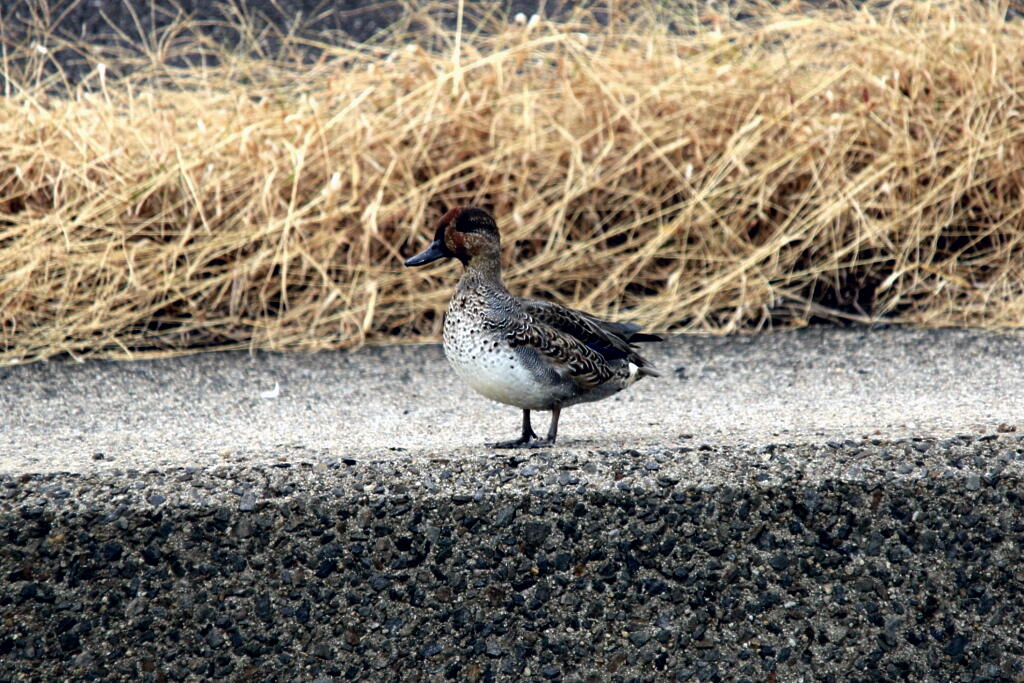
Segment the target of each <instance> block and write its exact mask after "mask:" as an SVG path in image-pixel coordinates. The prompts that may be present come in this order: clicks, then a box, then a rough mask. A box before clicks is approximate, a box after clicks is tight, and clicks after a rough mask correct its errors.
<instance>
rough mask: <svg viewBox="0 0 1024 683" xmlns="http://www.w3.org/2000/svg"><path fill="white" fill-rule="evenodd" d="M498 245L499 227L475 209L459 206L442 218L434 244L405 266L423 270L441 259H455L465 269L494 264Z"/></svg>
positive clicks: (498, 256) (497, 257)
mask: <svg viewBox="0 0 1024 683" xmlns="http://www.w3.org/2000/svg"><path fill="white" fill-rule="evenodd" d="M500 245H501V242H500V239H499V237H498V225H497V224H496V223H495V222H494V219H493V218H492V217H491V214H489V213H487V212H486V211H484V210H483V209H478V208H476V207H475V206H459V207H455V208H454V209H451V210H449V211H448V213H446V214H445V215H444V216H442V217H441V221H440V222H439V223H438V224H437V231H436V232H435V233H434V241H433V242H431V243H430V246H428V247H427V248H426V249H424V250H423V251H421V252H420V253H418V254H416V255H415V256H413V257H412V258H410V259H408V260H406V262H405V265H407V266H423V265H426V264H428V263H431V262H433V261H437V260H438V259H443V258H457V259H459V260H460V261H462V264H463V265H466V266H468V265H470V264H474V265H475V264H476V263H479V262H483V261H488V262H490V261H497V260H498V259H499V258H500V249H499V247H500Z"/></svg>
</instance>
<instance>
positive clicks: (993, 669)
mask: <svg viewBox="0 0 1024 683" xmlns="http://www.w3.org/2000/svg"><path fill="white" fill-rule="evenodd" d="M1022 347H1024V336H1021V335H994V334H984V333H975V332H962V331H961V332H953V331H945V332H907V331H900V330H879V331H871V332H866V331H857V332H852V331H838V330H806V331H802V332H794V333H784V334H773V335H768V336H759V337H750V338H725V339H682V340H676V341H673V342H672V343H670V344H666V345H663V348H662V349H661V351H660V352H659V353H658V355H657V358H656V360H657V361H658V362H659V363H661V365H662V367H663V369H665V370H667V372H666V377H665V378H663V379H661V380H657V381H650V382H647V381H645V382H644V383H641V384H639V385H637V386H636V387H634V389H632V390H630V392H629V393H628V394H626V395H624V398H623V400H622V401H620V402H615V401H608V402H606V406H607V409H606V410H605V409H604V408H602V407H601V406H602V405H604V404H595V405H594V406H589V407H580V408H577V409H573V410H569V411H566V414H565V416H564V417H563V430H564V431H563V433H564V434H565V436H566V442H565V443H564V444H560V446H559V448H554V449H546V450H541V451H536V452H530V453H523V452H508V451H505V452H495V451H491V450H488V449H486V448H483V447H481V446H480V445H479V442H480V441H482V440H483V438H484V437H485V435H486V436H487V437H492V438H493V437H495V436H498V437H501V436H506V435H507V434H506V433H507V432H512V431H514V430H515V428H516V424H517V421H518V417H517V416H516V415H515V413H514V411H511V412H510V411H509V410H508V409H502V408H491V407H490V406H489V404H487V403H486V402H485V401H483V400H482V399H477V398H474V397H472V396H471V395H469V394H468V393H464V391H463V390H462V388H461V387H458V386H457V385H453V384H449V383H448V382H447V380H448V379H449V378H450V373H449V372H448V371H447V370H446V369H445V368H444V366H443V365H442V364H441V361H440V359H439V354H438V350H437V349H436V348H435V347H426V348H423V347H420V348H413V347H410V348H387V349H374V350H367V351H364V352H360V353H357V354H319V355H314V356H274V355H259V356H256V357H254V358H252V359H250V358H249V357H247V356H244V355H239V354H221V355H207V356H197V357H190V358H183V359H178V360H173V361H156V362H146V363H136V364H112V363H87V364H82V365H79V364H73V363H54V362H51V363H47V364H39V365H33V366H24V367H15V368H6V369H0V382H2V384H0V386H2V389H3V398H2V399H0V410H2V413H0V430H2V432H0V433H2V434H3V438H4V439H5V442H4V443H3V445H2V447H0V539H3V540H2V542H0V577H2V579H3V580H2V582H0V622H2V623H3V625H4V628H3V629H0V681H3V680H10V681H15V680H17V681H24V680H39V681H51V680H64V679H72V680H125V679H134V680H143V681H166V680H209V679H227V680H280V681H291V680H319V681H327V680H373V681H380V680H446V679H447V680H458V681H463V680H466V681H477V680H479V681H487V680H503V681H504V680H539V681H544V680H565V681H572V680H576V681H609V680H610V681H649V680H698V681H714V680H719V681H727V680H729V681H731V680H749V681H765V680H780V681H781V680H798V679H803V680H834V681H848V680H915V681H917V680H965V681H967V680H971V681H973V680H978V681H981V680H1021V679H1022V678H1024V641H1022V637H1021V633H1020V624H1021V623H1022V620H1024V595H1022V592H1024V574H1022V573H1021V569H1020V567H1021V566H1022V558H1021V552H1022V547H1024V544H1022V542H1024V514H1022V513H1024V439H1022V436H1024V435H1022V434H1021V432H1018V431H1014V430H1015V429H1016V428H1017V427H1018V425H1020V424H1021V418H1022V416H1024V411H1022V410H1021V405H1020V402H1019V401H1020V396H1021V395H1022V394H1021V391H1020V389H1021V388H1022V383H1024V379H1022V371H1021V369H1020V367H1019V359H1020V357H1021V355H1020V351H1021V350H1024V348H1022ZM677 371H678V372H677ZM306 372H308V374H303V373H306ZM275 382H276V383H278V385H279V387H280V391H279V394H278V396H277V398H260V396H259V392H261V391H268V390H270V389H272V387H273V385H274V383H275ZM628 395H632V396H633V397H634V398H632V399H626V398H625V396H628ZM307 406H308V409H307ZM403 406H408V409H409V411H410V412H409V413H408V414H405V415H403V414H402V411H404V410H406V408H405V407H403ZM330 415H340V417H337V418H336V419H333V420H331V419H330V418H329V416H330ZM439 416H440V417H439ZM844 420H845V424H846V427H844V426H843V425H844ZM649 423H653V425H651V424H649ZM730 425H735V428H734V429H730ZM439 426H442V427H443V429H441V428H439ZM314 427H315V429H314ZM307 428H309V429H314V430H313V431H311V432H310V433H307V432H305V431H304V430H305V429H307ZM684 429H685V430H686V431H685V432H684V431H683V430H684ZM332 430H333V431H332ZM367 431H368V432H371V435H372V436H373V437H374V438H369V437H367V436H366V434H364V432H367ZM495 432H498V433H495ZM236 438H237V439H239V440H240V441H241V442H242V443H241V445H240V446H239V448H237V449H232V450H231V451H230V452H229V453H227V454H222V453H220V452H218V449H219V448H221V442H222V441H223V442H224V443H230V442H231V440H232V439H236ZM207 440H209V441H211V442H212V443H210V444H208V445H207V446H206V447H203V444H204V442H205V441H207ZM393 443H399V444H403V445H400V446H394V445H392V444H393ZM296 444H299V445H296ZM393 448H404V449H406V450H389V449H393ZM162 449H166V451H167V452H165V451H164V450H162ZM97 453H103V454H104V455H102V456H97V455H96V454H97Z"/></svg>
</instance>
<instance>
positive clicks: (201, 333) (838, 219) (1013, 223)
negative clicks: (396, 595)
mask: <svg viewBox="0 0 1024 683" xmlns="http://www.w3.org/2000/svg"><path fill="white" fill-rule="evenodd" d="M745 9H746V10H747V11H750V12H753V13H754V14H755V18H754V19H753V20H750V21H746V22H737V21H734V20H732V19H730V18H729V17H726V16H722V15H714V14H702V15H697V16H693V15H686V14H685V13H684V12H683V11H680V12H678V13H677V14H676V15H675V16H674V17H673V20H674V21H675V22H676V26H677V27H684V29H685V30H684V31H683V32H682V33H681V34H677V35H670V34H669V33H668V31H667V30H666V29H665V26H666V25H667V23H668V22H667V21H666V18H665V16H664V15H663V16H661V17H655V16H654V14H653V10H650V9H649V8H646V9H645V8H640V9H639V10H636V11H634V12H633V13H632V17H633V18H632V19H630V20H628V21H627V20H625V19H624V18H623V16H616V17H613V20H612V22H611V24H610V26H608V27H606V28H602V27H600V26H598V25H596V24H595V23H593V22H591V21H589V20H588V19H587V18H586V17H582V16H580V17H576V18H574V19H573V20H572V21H570V22H569V23H562V24H553V23H547V22H545V21H540V22H539V23H536V24H534V25H529V26H527V25H519V24H516V23H515V22H514V21H512V22H509V21H505V22H504V23H502V24H501V25H500V27H499V28H498V30H497V32H496V33H493V34H487V35H485V34H473V35H470V34H460V35H458V36H456V35H455V34H453V33H452V32H451V31H449V30H446V29H444V28H441V25H440V24H436V23H432V21H431V19H430V17H432V16H434V15H431V14H429V13H426V12H423V13H421V14H420V15H418V20H419V21H421V23H424V24H426V29H425V32H423V33H420V34H418V35H419V42H418V43H417V42H413V41H412V40H411V39H404V38H402V37H401V35H397V36H395V37H393V38H392V39H390V42H388V43H386V44H377V45H373V46H342V47H336V46H319V47H323V48H324V52H323V57H322V58H321V59H320V60H318V61H317V62H316V63H314V64H306V65H303V64H301V63H300V62H299V61H298V59H297V58H296V59H291V58H288V57H287V55H288V50H287V49H285V50H283V51H282V53H281V54H282V55H284V56H281V55H278V56H276V57H274V58H270V57H252V56H248V57H247V56H243V55H241V53H240V51H237V50H236V51H234V52H232V51H230V50H227V49H225V48H222V47H219V46H217V45H214V44H203V45H197V44H196V42H195V41H198V40H200V39H199V38H196V34H195V33H190V32H188V31H185V30H183V29H182V27H181V26H179V27H177V28H176V29H171V30H168V31H166V32H165V33H164V34H161V35H156V36H154V37H153V40H152V49H150V50H149V51H148V52H147V53H146V54H144V55H142V56H141V57H140V56H138V55H136V56H131V55H123V56H113V57H112V56H111V55H106V56H100V57H97V55H98V54H99V52H98V51H97V50H90V49H88V48H85V47H77V46H76V47H77V49H81V51H82V52H83V54H86V55H87V59H90V60H92V65H93V71H92V74H91V75H90V77H89V78H87V79H86V80H85V81H84V82H82V83H80V84H76V85H70V84H69V85H62V83H63V81H62V77H61V74H60V73H59V71H58V72H57V74H56V75H51V76H45V74H46V73H47V70H46V66H47V63H48V60H49V59H50V58H51V55H52V50H53V49H55V48H56V47H60V46H52V45H51V46H49V48H50V52H49V53H46V54H44V53H43V51H42V50H40V49H38V48H33V46H21V47H12V46H7V49H6V51H5V61H4V66H5V72H6V76H7V77H8V78H9V79H10V80H9V81H8V84H7V87H8V92H7V93H6V96H5V97H3V98H2V100H0V139H2V140H3V144H4V148H3V154H2V155H0V362H6V363H11V362H14V363H16V362H22V361H29V360H35V359H41V358H45V357H48V356H51V355H54V354H58V353H62V352H66V353H69V354H72V355H74V356H78V357H81V356H86V355H101V356H107V357H140V356H145V355H154V354H166V353H175V352H180V351H183V350H186V349H188V348H195V347H197V346H203V347H215V348H226V347H258V348H271V349H285V348H290V349H296V348H301V349H319V348H339V347H354V346H358V345H360V344H363V343H366V342H380V341H392V340H396V339H404V340H422V339H430V338H436V336H437V334H438V331H439V329H438V328H439V325H440V320H441V316H440V312H441V311H443V309H444V307H445V305H446V302H447V296H448V292H449V290H450V287H451V285H452V283H453V281H454V279H455V278H456V276H457V266H456V265H452V266H450V267H433V268H426V269H418V270H406V269H403V268H402V267H401V260H402V258H403V257H404V256H408V255H409V254H411V253H413V252H414V251H416V250H418V249H419V248H421V247H422V246H423V245H424V244H425V242H426V241H427V240H428V239H429V235H430V233H431V232H432V229H433V223H434V221H435V220H436V219H437V217H438V216H439V215H440V213H441V211H442V210H443V209H444V208H445V207H447V206H450V205H453V204H462V203H474V204H480V205H483V206H485V207H488V208H490V209H492V210H493V211H494V212H495V213H496V215H497V216H498V218H499V224H500V225H501V226H502V229H503V231H504V244H505V248H506V261H507V263H508V264H509V266H508V267H507V269H506V272H507V279H508V282H509V285H510V288H511V289H512V290H513V291H515V292H517V293H521V294H529V295H532V296H541V297H551V298H554V299H557V300H559V301H562V302H565V303H568V304H570V305H573V306H580V307H583V308H586V309H589V310H592V311H595V312H598V313H602V314H606V315H610V316H613V317H616V316H620V315H621V316H625V317H629V318H633V319H638V320H640V321H642V322H643V323H645V324H646V325H648V326H651V327H654V328H662V329H665V328H668V329H672V330H677V331H718V332H732V331H736V330H745V329H758V328H762V327H765V326H767V325H778V324H788V325H793V324H797V325H799V324H805V323H806V322H807V321H808V320H810V319H812V318H814V317H826V318H835V319H853V320H859V321H873V320H879V319H885V320H892V321H899V322H905V323H911V324H916V325H926V326H944V325H979V326H993V327H996V326H1005V327H1020V326H1021V325H1022V323H1024V197H1022V192H1024V191H1022V188H1024V121H1022V113H1021V112H1022V111H1024V25H1022V22H1020V21H1013V22H1005V21H1004V20H1003V18H1002V14H1001V13H1000V12H999V11H997V10H996V9H992V8H991V6H988V8H986V6H985V5H983V4H982V3H977V2H972V1H965V2H950V3H917V2H913V3H905V4H901V3H897V4H896V5H894V6H892V7H890V8H889V9H887V10H877V11H874V12H869V11H853V10H835V9H833V10H828V11H821V12H816V13H806V12H805V11H804V10H803V9H802V8H800V7H799V6H797V5H795V4H794V5H791V6H789V7H783V8H781V9H765V8H760V9H759V8H755V7H750V8H745ZM660 11H664V10H660ZM495 21H498V20H495ZM63 47H68V46H66V45H65V46H63ZM293 47H294V46H293ZM286 48H287V46H286ZM197 49H201V50H203V51H206V52H208V53H215V54H217V56H218V58H219V59H220V60H221V63H220V65H218V66H216V67H211V66H202V65H197V66H192V67H187V66H179V67H172V66H169V64H170V63H172V62H173V60H174V58H175V57H176V56H179V55H181V54H183V53H184V52H187V51H189V50H192V51H193V52H194V51H195V50H197ZM19 50H20V52H19ZM88 55H92V56H88ZM21 58H25V59H27V61H24V60H22V59H21ZM100 58H102V59H104V60H107V61H106V62H105V63H106V64H107V66H106V70H105V72H104V68H103V67H102V66H100V61H99V59H100ZM129 64H130V66H131V67H132V69H133V71H132V72H131V74H130V75H126V76H117V75H116V74H118V73H121V72H122V71H123V70H124V68H125V67H126V65H129ZM55 91H56V92H57V94H56V95H55V94H54V93H55Z"/></svg>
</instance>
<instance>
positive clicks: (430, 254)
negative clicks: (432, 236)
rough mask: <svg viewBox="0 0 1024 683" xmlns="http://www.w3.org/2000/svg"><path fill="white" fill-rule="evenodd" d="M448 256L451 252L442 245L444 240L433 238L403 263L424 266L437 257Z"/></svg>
mask: <svg viewBox="0 0 1024 683" xmlns="http://www.w3.org/2000/svg"><path fill="white" fill-rule="evenodd" d="M450 256H452V253H451V252H450V251H449V250H448V247H446V246H444V242H442V241H440V240H434V241H433V242H431V243H430V246H428V247H427V248H426V249H424V250H423V251H421V252H420V253H418V254H416V255H415V256H412V257H410V258H408V259H406V261H405V265H407V266H425V265H427V264H428V263H433V262H434V261H436V260H438V259H443V258H448V257H450Z"/></svg>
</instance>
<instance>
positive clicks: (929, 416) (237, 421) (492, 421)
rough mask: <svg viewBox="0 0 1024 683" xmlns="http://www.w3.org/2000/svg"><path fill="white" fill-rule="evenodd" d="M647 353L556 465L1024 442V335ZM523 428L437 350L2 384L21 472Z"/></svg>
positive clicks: (118, 368)
mask: <svg viewBox="0 0 1024 683" xmlns="http://www.w3.org/2000/svg"><path fill="white" fill-rule="evenodd" d="M648 349H649V355H650V357H651V359H652V360H653V361H654V362H655V364H656V365H657V366H658V367H659V368H660V369H661V370H662V371H663V373H664V375H665V376H664V377H663V378H658V379H645V380H643V381H642V382H640V383H638V384H636V385H634V386H633V387H631V388H630V389H629V390H627V391H625V392H623V393H621V394H619V395H618V396H616V397H613V398H611V399H606V400H604V401H601V402H598V403H592V404H586V405H581V406H575V407H572V408H570V409H566V410H565V411H564V413H563V415H562V420H561V424H560V434H559V442H558V445H557V446H556V448H554V449H550V450H551V451H553V452H554V453H556V454H566V455H579V454H585V453H587V452H590V451H593V450H594V449H618V450H622V449H630V448H634V449H635V448H645V447H659V446H667V447H674V446H678V445H683V444H690V445H695V444H700V443H707V444H711V445H722V446H754V447H756V446H758V445H765V444H770V443H778V442H781V443H823V442H827V441H829V440H838V441H842V440H844V439H860V438H864V437H868V438H870V437H872V436H879V435H880V436H884V437H885V438H888V439H895V438H905V437H911V436H917V437H934V438H942V437H946V436H951V435H954V434H958V433H966V434H979V433H989V432H994V431H996V430H998V429H1000V426H1001V425H1002V429H1003V430H1008V429H1013V428H1017V427H1019V428H1021V429H1024V364H1022V363H1021V358H1022V357H1024V334H1019V333H1012V334H1010V333H1007V334H998V333H991V332H981V331H964V330H931V331H915V330H904V329H881V330H863V329H858V330H841V329H833V328H820V329H805V330H799V331H787V332H778V333H772V334H764V335H760V336H744V337H679V338H675V339H671V340H670V341H668V342H666V343H663V344H660V345H655V346H653V347H648ZM547 419H548V416H547V414H546V413H536V414H535V418H534V423H535V424H534V426H535V428H536V429H538V430H539V429H545V428H546V426H547ZM519 423H520V413H519V411H518V409H515V408H512V407H508V406H501V405H498V404H496V403H492V402H490V401H488V400H486V399H484V398H482V397H480V396H477V395H475V394H474V393H473V392H472V391H471V390H470V389H468V388H467V387H465V386H463V385H462V384H461V383H459V382H458V380H457V379H456V378H455V376H454V374H453V372H452V371H451V370H450V368H449V367H448V365H447V363H446V362H445V360H444V358H443V353H442V351H441V349H440V347H439V346H436V345H428V346H395V347H380V348H367V349H363V350H361V351H358V352H355V353H346V352H338V353H317V354H310V355H300V354H290V355H286V354H272V353H257V354H253V355H250V354H247V353H244V352H238V353H220V354H205V355H194V356H188V357H183V358H176V359H167V360H155V361H141V362H134V363H118V362H86V363H82V364H79V363H75V362H72V361H56V362H55V361H51V362H48V363H40V364H34V365H27V366H15V367H7V368H0V435H2V436H0V472H9V473H17V472H52V471H68V472H81V473H87V472H94V471H107V470H111V469H125V468H133V469H140V470H146V469H149V468H166V467H175V466H193V467H207V466H214V465H221V464H238V465H242V464H245V465H253V466H260V465H265V464H273V463H280V462H296V463H298V462H308V463H313V464H316V463H318V462H330V461H334V460H337V459H339V458H354V459H390V458H401V459H412V460H416V459H420V458H425V457H434V456H437V455H439V454H443V455H446V456H452V457H470V456H480V455H484V456H487V455H500V454H502V453H504V454H508V453H509V451H495V450H494V449H490V448H488V447H486V445H485V444H486V443H487V442H489V441H494V440H499V439H507V438H511V437H513V436H515V435H516V434H517V433H518V429H519Z"/></svg>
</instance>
